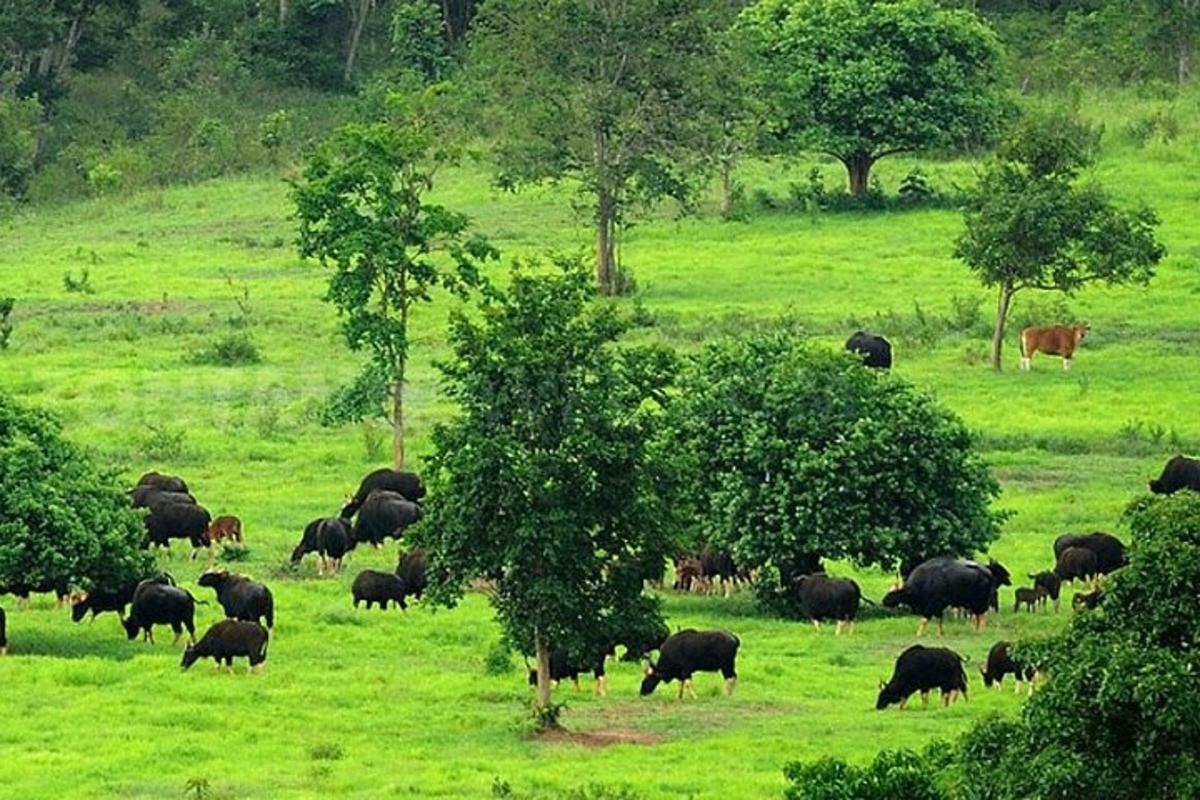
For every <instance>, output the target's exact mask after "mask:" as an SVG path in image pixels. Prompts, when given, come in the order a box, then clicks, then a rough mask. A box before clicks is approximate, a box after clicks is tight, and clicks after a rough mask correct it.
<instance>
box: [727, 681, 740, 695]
mask: <svg viewBox="0 0 1200 800" xmlns="http://www.w3.org/2000/svg"><path fill="white" fill-rule="evenodd" d="M736 686H737V676H734V677H732V678H726V679H725V694H727V695H731V694H733V690H734V687H736Z"/></svg>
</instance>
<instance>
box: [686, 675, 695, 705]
mask: <svg viewBox="0 0 1200 800" xmlns="http://www.w3.org/2000/svg"><path fill="white" fill-rule="evenodd" d="M687 690H688V694H690V695H691V696H692V699H693V700H695V699H696V687H695V686H693V685H692V679H691V678H688V679H687Z"/></svg>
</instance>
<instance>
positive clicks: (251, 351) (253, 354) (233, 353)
mask: <svg viewBox="0 0 1200 800" xmlns="http://www.w3.org/2000/svg"><path fill="white" fill-rule="evenodd" d="M188 360H189V361H190V362H191V363H193V364H208V365H210V366H216V367H238V366H243V365H246V364H258V363H260V362H261V361H262V354H261V353H260V352H259V351H258V345H256V344H255V343H254V339H253V338H252V337H251V336H250V334H248V333H245V332H243V331H238V332H236V333H227V334H225V335H223V336H220V337H218V338H217V339H215V340H213V341H212V342H211V343H209V344H208V345H207V346H205V347H203V348H201V349H199V350H196V351H194V352H193V353H192V354H191V356H189V358H188Z"/></svg>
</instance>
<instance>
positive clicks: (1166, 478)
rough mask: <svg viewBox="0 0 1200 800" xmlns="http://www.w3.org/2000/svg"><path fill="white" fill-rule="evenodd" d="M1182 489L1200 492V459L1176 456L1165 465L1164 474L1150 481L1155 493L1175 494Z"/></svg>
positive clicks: (1151, 489) (1151, 488)
mask: <svg viewBox="0 0 1200 800" xmlns="http://www.w3.org/2000/svg"><path fill="white" fill-rule="evenodd" d="M1181 489H1191V490H1192V491H1194V492H1200V459H1195V458H1188V457H1187V456H1174V457H1173V458H1171V460H1169V461H1168V462H1167V463H1166V465H1165V466H1164V467H1163V471H1162V474H1161V475H1159V476H1158V477H1157V478H1155V479H1154V480H1152V481H1150V491H1152V492H1154V494H1175V493H1176V492H1178V491H1179V490H1181Z"/></svg>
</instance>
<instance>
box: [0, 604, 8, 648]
mask: <svg viewBox="0 0 1200 800" xmlns="http://www.w3.org/2000/svg"><path fill="white" fill-rule="evenodd" d="M7 654H8V624H7V622H6V621H5V618H4V609H3V608H0V656H3V655H7Z"/></svg>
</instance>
